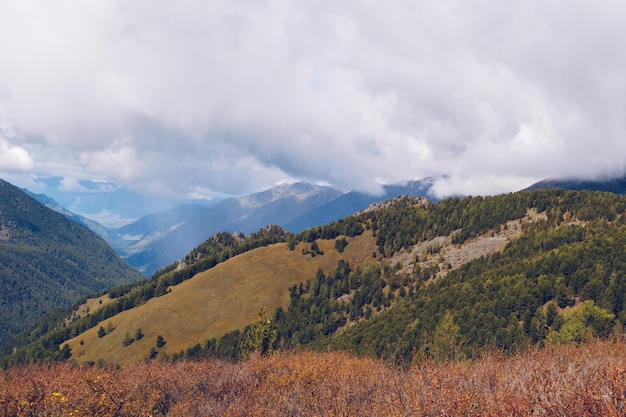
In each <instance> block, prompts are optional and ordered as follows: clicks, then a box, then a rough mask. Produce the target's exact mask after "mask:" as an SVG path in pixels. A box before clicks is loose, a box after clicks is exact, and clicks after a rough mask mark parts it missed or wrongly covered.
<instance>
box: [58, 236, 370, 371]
mask: <svg viewBox="0 0 626 417" xmlns="http://www.w3.org/2000/svg"><path fill="white" fill-rule="evenodd" d="M318 244H319V246H320V248H321V249H322V250H323V251H324V252H325V254H324V255H323V256H315V257H312V256H311V255H303V254H302V249H303V248H304V243H301V244H300V245H298V246H297V247H296V249H295V250H294V251H290V250H289V249H287V246H286V244H284V243H281V244H276V245H272V246H268V247H263V248H258V249H255V250H252V251H250V252H247V253H244V254H242V255H239V256H236V257H234V258H232V259H230V260H228V261H226V262H224V263H222V264H219V265H217V266H216V267H214V268H212V269H210V270H208V271H205V272H202V273H200V274H198V275H196V276H195V277H193V278H192V279H190V280H187V281H185V282H183V283H181V284H179V285H177V286H175V287H172V288H171V289H172V291H171V292H170V293H169V294H166V295H164V296H161V297H158V298H154V299H151V300H149V301H148V302H147V303H145V304H144V305H142V306H139V307H137V308H133V309H131V310H127V311H124V312H122V313H120V314H118V315H116V316H114V317H112V318H110V319H108V320H105V321H103V322H102V323H100V324H98V325H97V326H95V327H94V328H92V329H89V330H88V331H86V332H84V333H83V334H81V335H79V336H77V337H76V338H74V339H72V340H70V341H69V342H68V343H69V345H70V347H71V349H72V358H73V359H75V360H77V361H78V362H81V363H86V362H89V361H93V362H97V361H98V360H104V361H105V362H109V363H117V364H128V363H132V362H135V361H138V360H143V359H144V358H146V357H147V356H148V354H149V352H150V348H151V347H153V346H155V342H156V338H157V336H158V335H161V336H163V338H164V339H165V341H166V342H167V343H166V345H165V346H164V347H163V349H162V351H164V352H166V353H170V354H171V353H176V352H178V351H180V350H181V349H186V348H188V347H190V346H193V345H194V344H196V343H204V342H205V341H206V340H208V339H210V338H213V337H216V338H217V337H220V336H222V335H223V334H225V333H227V332H229V331H232V330H235V329H243V328H244V327H245V326H246V325H248V324H250V323H252V322H254V321H255V320H256V319H257V312H258V310H259V308H260V307H261V306H263V307H264V308H265V309H266V311H268V312H270V314H271V312H273V311H274V310H275V309H276V308H278V306H281V305H282V306H283V307H287V306H288V304H289V291H288V290H289V287H291V286H292V285H294V284H298V283H300V282H303V281H306V280H307V279H309V278H313V277H314V276H315V273H316V272H317V270H318V269H319V268H321V269H322V270H323V271H324V272H325V273H329V272H331V271H333V270H334V269H335V268H336V267H337V262H338V261H339V259H345V260H347V261H349V262H350V265H352V266H353V267H356V266H357V265H358V264H360V263H362V262H363V261H365V260H367V259H369V258H371V254H372V251H373V249H374V240H373V238H372V235H371V232H366V233H364V234H363V235H362V236H359V237H356V238H354V239H350V244H349V245H348V246H347V247H346V249H345V251H344V252H343V253H342V254H339V253H338V252H337V251H336V250H335V249H334V240H330V241H322V240H319V241H318ZM100 326H102V327H104V328H105V329H107V328H109V327H110V326H111V327H113V328H114V330H113V331H112V332H110V333H109V334H107V335H106V336H104V337H103V338H98V335H97V330H98V328H99V327H100ZM138 328H140V329H141V330H142V332H143V333H144V337H143V338H142V339H141V340H138V341H136V342H134V343H133V344H131V345H130V346H127V347H123V343H122V341H123V339H124V337H125V336H126V334H127V333H128V334H130V336H133V335H134V334H135V332H136V330H137V329H138ZM81 341H82V344H81Z"/></svg>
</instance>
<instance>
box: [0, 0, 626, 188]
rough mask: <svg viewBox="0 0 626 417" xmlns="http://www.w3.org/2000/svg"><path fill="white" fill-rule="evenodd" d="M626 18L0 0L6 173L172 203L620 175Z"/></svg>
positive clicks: (436, 5) (494, 9)
mask: <svg viewBox="0 0 626 417" xmlns="http://www.w3.org/2000/svg"><path fill="white" fill-rule="evenodd" d="M625 9H626V5H623V4H622V3H621V2H619V1H616V0H614V1H609V0H601V1H599V2H594V3H589V2H583V1H578V0H575V1H567V2H566V1H564V0H557V1H554V2H551V3H549V4H547V3H545V2H539V1H537V0H533V1H527V2H522V3H517V4H503V3H501V2H495V1H491V2H490V1H476V2H466V1H460V0H458V1H457V0H446V1H441V2H426V1H408V0H406V1H404V0H402V1H397V2H393V3H388V2H380V1H368V2H342V3H337V2H330V1H300V2H293V1H287V0H275V1H273V0H268V1H256V2H252V1H245V0H242V1H235V2H233V1H213V2H200V1H197V0H185V1H179V2H176V3H175V4H174V3H172V2H166V1H163V0H157V1H151V2H147V1H136V2H125V1H121V0H114V1H109V2H93V1H87V2H79V3H76V2H70V1H67V0H62V1H59V2H53V3H50V2H44V1H32V2H21V1H17V0H15V1H5V2H2V3H1V4H0V55H1V56H2V61H3V64H2V65H1V66H0V124H1V125H2V126H5V130H6V129H9V130H10V131H11V132H13V133H12V134H10V135H8V134H4V135H2V136H0V172H2V173H10V174H11V175H12V176H13V178H15V177H16V175H17V174H16V172H23V173H24V175H25V176H24V180H23V181H22V182H23V183H24V184H26V183H27V182H28V181H30V180H29V178H32V176H33V175H35V176H36V175H42V176H45V175H55V176H62V177H68V178H71V179H74V180H76V179H106V180H111V181H114V182H117V183H120V184H126V185H127V186H128V187H130V188H132V189H135V190H137V191H139V192H146V193H165V194H168V195H172V196H179V197H180V196H189V197H201V196H212V195H229V194H244V193H248V192H252V191H255V190H258V189H260V188H263V187H267V186H270V185H272V184H274V183H277V182H280V181H283V180H295V179H307V180H311V181H319V182H325V183H330V184H333V185H335V186H337V187H341V188H346V189H352V188H357V189H361V190H369V191H375V190H376V189H377V187H378V184H379V183H383V182H394V181H401V180H406V179H415V178H421V177H424V176H428V175H436V174H448V175H449V177H448V179H447V180H445V181H442V182H441V183H440V184H438V190H439V191H440V192H441V193H442V194H447V193H473V194H477V193H480V194H489V193H496V192H503V191H511V190H515V189H519V188H522V187H525V186H527V185H529V184H530V183H532V182H533V181H535V180H538V179H542V178H545V177H559V176H570V175H583V176H590V177H591V176H601V175H609V174H615V173H623V170H624V166H625V162H626V161H624V158H625V156H624V155H626V141H624V140H623V132H624V131H626V129H625V128H626V126H625V124H626V117H625V116H626V102H625V99H624V97H626V81H625V79H624V74H626V54H625V53H624V51H623V49H624V48H623V46H622V45H621V44H622V41H621V40H622V39H624V38H626V36H625V35H626V33H625V32H626V13H625V12H626V10H625ZM6 131H8V130H6ZM27 174H28V176H27ZM67 184H72V183H71V182H70V180H68V182H67Z"/></svg>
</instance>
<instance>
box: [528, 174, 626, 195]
mask: <svg viewBox="0 0 626 417" xmlns="http://www.w3.org/2000/svg"><path fill="white" fill-rule="evenodd" d="M546 188H563V189H566V190H574V191H581V190H590V191H606V192H610V193H615V194H626V177H620V178H609V179H600V180H586V179H576V178H569V179H561V180H543V181H539V182H537V183H535V184H533V185H531V186H530V187H528V188H526V190H540V189H546Z"/></svg>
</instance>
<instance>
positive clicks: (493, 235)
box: [391, 209, 547, 277]
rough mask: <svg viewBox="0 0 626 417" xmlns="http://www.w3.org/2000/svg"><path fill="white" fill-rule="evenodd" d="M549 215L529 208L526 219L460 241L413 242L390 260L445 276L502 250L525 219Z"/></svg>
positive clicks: (444, 238) (442, 238) (408, 268)
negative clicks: (473, 261) (456, 242)
mask: <svg viewBox="0 0 626 417" xmlns="http://www.w3.org/2000/svg"><path fill="white" fill-rule="evenodd" d="M546 217H547V216H546V214H545V213H537V211H536V210H535V209H532V210H528V212H527V214H526V216H525V217H524V218H523V219H520V220H511V221H508V222H507V223H506V225H504V226H501V227H500V229H499V230H497V231H495V230H492V231H490V232H488V233H486V234H484V235H481V236H479V237H477V238H474V239H469V240H467V241H466V242H464V243H463V244H461V245H457V244H452V237H451V236H439V237H436V238H433V239H431V240H428V241H426V242H422V243H419V244H417V245H415V246H413V248H412V249H411V250H410V251H404V250H403V251H401V252H399V253H397V254H396V255H394V256H393V258H392V260H391V261H392V264H397V263H398V262H401V264H402V270H403V271H404V272H406V273H409V274H411V273H413V271H414V266H415V265H419V267H420V269H421V270H425V269H429V268H430V269H431V270H433V272H434V271H436V275H435V277H439V276H443V275H445V274H446V273H448V272H449V271H452V270H454V269H457V268H459V267H460V266H461V265H463V264H465V263H467V262H469V261H471V260H472V259H476V258H480V257H481V256H487V255H490V254H492V253H495V252H499V251H501V250H502V249H504V247H505V246H506V244H507V243H509V242H510V241H511V240H512V239H515V238H517V237H519V236H520V235H521V234H522V226H523V225H524V224H525V223H530V222H535V221H538V220H542V219H546Z"/></svg>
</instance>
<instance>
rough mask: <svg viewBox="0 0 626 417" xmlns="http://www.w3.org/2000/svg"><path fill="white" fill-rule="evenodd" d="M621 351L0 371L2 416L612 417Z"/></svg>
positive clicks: (303, 356)
mask: <svg viewBox="0 0 626 417" xmlns="http://www.w3.org/2000/svg"><path fill="white" fill-rule="evenodd" d="M625 347H626V345H625V344H624V343H623V342H621V341H593V342H591V343H588V344H583V345H580V346H575V345H557V344H553V345H549V346H547V347H545V348H543V349H539V348H533V349H530V350H527V351H525V352H523V353H519V354H517V355H515V356H507V355H504V354H502V353H499V352H493V353H488V354H484V355H482V356H481V357H479V358H477V359H474V360H471V361H469V360H466V361H455V362H443V363H435V362H432V361H420V362H416V363H414V364H412V365H411V366H409V367H405V368H402V369H399V368H397V367H394V366H391V365H390V364H389V363H386V362H383V361H381V360H378V359H371V358H364V357H358V356H355V355H352V354H349V353H341V352H327V353H314V352H308V351H302V352H279V353H275V354H273V355H269V356H261V355H258V354H253V355H251V356H250V358H249V359H248V360H247V361H244V362H241V363H237V364H235V363H230V362H226V361H219V360H214V359H211V360H201V361H184V362H177V363H164V362H158V361H152V362H147V363H138V364H136V365H132V366H129V367H125V368H120V367H116V366H103V367H98V366H94V367H80V366H73V365H71V364H69V363H58V364H46V365H31V366H24V367H16V368H12V369H10V370H7V371H2V372H1V373H0V417H2V416H76V415H83V416H165V415H170V416H211V415H219V416H314V415H324V416H351V415H354V416H357V415H358V416H381V415H384V416H411V415H413V416H435V415H437V416H441V415H446V416H513V415H518V416H597V415H603V416H621V415H626V349H624V348H625Z"/></svg>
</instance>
